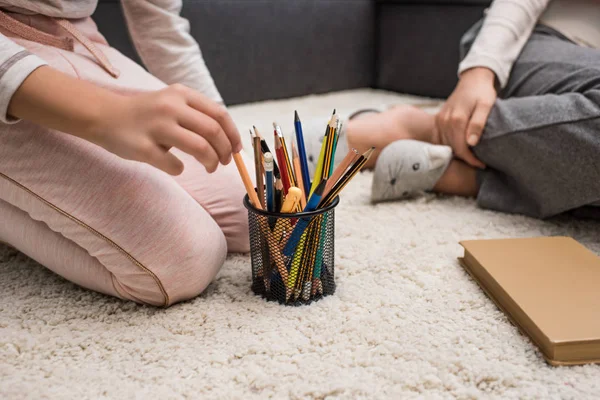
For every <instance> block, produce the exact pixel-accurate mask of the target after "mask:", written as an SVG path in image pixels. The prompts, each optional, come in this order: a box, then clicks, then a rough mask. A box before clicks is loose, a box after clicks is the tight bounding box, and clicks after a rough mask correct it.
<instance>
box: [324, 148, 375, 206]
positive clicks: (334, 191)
mask: <svg viewBox="0 0 600 400" xmlns="http://www.w3.org/2000/svg"><path fill="white" fill-rule="evenodd" d="M373 151H375V147H371V148H370V149H369V150H367V151H366V152H365V153H364V154H363V155H361V156H360V157H359V158H358V160H356V162H355V163H354V164H352V166H351V167H350V168H349V169H348V171H347V172H346V173H345V174H344V175H343V176H342V177H341V178H340V180H339V181H338V182H336V183H335V185H333V187H332V188H331V191H330V192H329V193H328V194H327V196H324V197H323V198H322V199H321V201H320V202H319V206H318V208H322V207H327V206H328V205H329V204H331V202H332V201H333V199H335V197H336V196H337V195H338V194H339V193H340V192H341V191H342V189H344V187H345V186H346V185H347V184H348V182H350V180H352V178H354V176H355V175H356V174H357V173H358V172H359V171H360V169H361V168H362V167H363V166H364V165H365V164H366V163H367V161H368V160H369V157H371V155H372V154H373Z"/></svg>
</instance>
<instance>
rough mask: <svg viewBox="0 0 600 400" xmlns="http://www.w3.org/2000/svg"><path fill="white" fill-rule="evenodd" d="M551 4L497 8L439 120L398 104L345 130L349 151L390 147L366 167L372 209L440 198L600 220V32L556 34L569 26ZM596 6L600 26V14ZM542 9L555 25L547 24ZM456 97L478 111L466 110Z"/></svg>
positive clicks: (465, 41)
mask: <svg viewBox="0 0 600 400" xmlns="http://www.w3.org/2000/svg"><path fill="white" fill-rule="evenodd" d="M509 3H512V4H509ZM534 3H535V4H534ZM547 3H548V1H537V2H535V1H523V3H520V4H518V5H516V3H515V2H510V1H506V0H496V2H495V3H494V4H492V7H491V9H490V10H489V12H488V15H487V17H486V20H484V21H480V22H479V23H477V24H476V25H475V26H473V27H472V28H471V29H470V30H469V31H468V32H467V33H466V34H465V35H464V36H463V38H462V40H461V44H460V48H461V58H462V59H463V61H462V62H461V66H460V68H459V73H460V77H461V78H460V80H459V83H458V85H457V88H456V89H455V91H454V93H453V94H452V96H450V98H449V99H448V101H447V103H446V105H444V107H442V109H441V111H440V112H439V113H438V114H437V115H433V114H429V113H427V112H425V111H423V110H421V109H419V108H416V107H411V106H398V107H394V108H391V109H389V110H386V111H383V112H373V113H363V114H361V115H360V116H358V117H355V118H351V119H350V120H349V121H347V122H346V124H345V130H344V133H343V134H344V135H345V136H346V138H347V144H348V145H349V146H351V147H354V148H356V149H357V150H358V151H359V152H362V151H364V150H366V149H367V148H369V147H370V146H376V147H377V148H378V149H380V150H381V152H380V153H379V154H377V157H372V159H371V160H370V161H369V165H368V166H370V167H372V168H374V169H375V176H374V182H373V188H372V199H373V201H374V202H378V201H384V200H393V199H399V198H404V197H408V196H410V195H411V194H412V193H414V192H415V191H422V190H425V191H428V190H432V191H435V192H440V193H448V194H454V195H463V196H476V197H477V202H478V204H479V205H480V206H481V207H484V208H488V209H493V210H498V211H504V212H510V213H520V214H525V215H528V216H532V217H536V218H547V217H551V216H554V215H557V214H560V213H563V212H567V211H572V210H579V211H582V208H584V209H585V210H588V211H590V210H591V211H592V214H594V213H595V212H597V214H598V215H600V207H596V205H600V50H598V49H596V48H590V47H589V46H590V43H591V45H593V44H595V42H600V35H598V36H599V37H592V38H590V40H588V41H587V42H586V44H587V46H586V45H582V44H583V43H581V42H580V43H578V42H576V41H575V40H574V39H571V38H569V37H568V36H567V35H566V34H565V33H564V32H567V33H569V32H572V31H571V30H569V27H567V28H566V29H564V32H562V31H561V32H559V31H558V30H557V29H554V28H556V27H557V26H558V27H559V28H562V26H563V25H564V24H563V25H561V21H558V23H555V22H556V21H555V19H553V18H555V15H554V14H553V13H552V12H549V11H551V10H548V9H546V8H547V7H548V5H547ZM558 3H561V2H560V1H559V2H558ZM575 3H582V4H583V3H585V4H584V5H583V6H581V5H579V6H581V7H582V8H581V9H580V10H579V11H580V12H581V13H584V12H586V8H585V7H591V6H590V5H589V4H588V3H589V2H587V3H586V2H585V1H576V2H575ZM511 6H514V7H516V8H514V9H511V8H510V7H511ZM559 6H560V4H559ZM579 6H578V5H573V7H574V8H577V7H579ZM527 7H531V9H529V10H524V11H523V10H521V11H519V10H518V9H519V8H521V9H526V8H527ZM536 7H537V9H536ZM593 7H596V9H594V11H595V12H596V14H595V15H597V16H599V17H600V5H594V6H593ZM544 10H545V11H546V14H544V15H542V17H545V18H547V19H548V20H549V21H551V23H548V24H545V23H540V22H545V20H544V18H541V19H540V18H539V17H540V15H541V13H542V12H543V11H544ZM573 10H574V9H573V8H571V9H570V11H572V12H573ZM525 11H528V12H525ZM575 11H576V10H575ZM511 13H514V14H515V15H512V14H511ZM518 13H522V14H523V15H521V14H519V15H517V14H518ZM536 13H537V15H536ZM507 14H511V15H507ZM555 14H556V13H555ZM587 14H589V12H587ZM528 18H529V19H531V18H534V20H533V21H528V20H527V19H528ZM507 21H508V22H507ZM511 21H512V22H511ZM579 22H580V21H578V23H579ZM596 22H597V26H600V20H599V21H596ZM511 23H512V24H514V25H513V26H508V27H506V26H503V25H511ZM486 24H487V27H486ZM519 24H520V25H519ZM527 24H529V25H531V27H530V29H529V31H528V30H527V26H525V27H523V25H527ZM536 24H537V25H536ZM553 24H554V25H553ZM548 25H550V26H553V27H552V28H551V27H549V26H548ZM482 26H483V28H482ZM486 29H487V32H484V31H486ZM502 29H505V30H506V31H507V32H508V34H507V36H506V37H504V38H502V37H501V32H500V31H501V30H502ZM515 32H519V33H520V34H521V35H522V34H525V35H526V36H525V38H524V39H523V40H521V39H519V35H515V34H514V33H515ZM588 33H589V31H588ZM480 35H483V36H484V37H483V36H482V37H481V38H480V37H478V36H480ZM577 38H578V39H581V36H579V37H577ZM493 40H497V41H500V42H501V43H495V42H493ZM510 40H513V41H515V43H508V42H509V41H510ZM520 40H521V41H522V43H521V44H519V43H517V42H519V41H520ZM486 41H487V43H486ZM503 49H504V51H505V52H504V53H502V50H503ZM512 53H514V59H513V60H511V59H510V58H511V54H512ZM494 56H495V57H496V58H494ZM507 64H508V66H507ZM490 77H491V78H490ZM467 78H468V79H469V80H471V84H469V85H466V84H465V81H466V80H467ZM472 82H476V84H475V85H473V84H472ZM496 96H497V98H496ZM471 98H472V99H471ZM457 99H460V101H462V102H463V103H465V102H467V103H468V102H469V101H473V102H474V105H473V106H472V107H470V108H468V111H467V113H465V112H464V111H463V110H464V107H463V108H462V109H461V107H459V106H460V104H459V103H460V102H458V101H457ZM465 99H466V100H465ZM457 104H458V105H459V106H457ZM468 113H471V114H470V115H469V114H468Z"/></svg>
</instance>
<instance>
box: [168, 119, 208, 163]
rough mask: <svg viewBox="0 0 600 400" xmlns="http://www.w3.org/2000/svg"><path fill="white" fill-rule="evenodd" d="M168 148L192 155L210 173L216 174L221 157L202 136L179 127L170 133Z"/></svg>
mask: <svg viewBox="0 0 600 400" xmlns="http://www.w3.org/2000/svg"><path fill="white" fill-rule="evenodd" d="M167 140H168V142H169V143H164V144H163V146H164V145H167V146H173V147H177V148H178V149H179V150H181V151H183V152H185V153H188V154H190V155H192V156H193V157H194V158H195V159H196V160H198V162H200V163H201V164H202V165H204V167H205V168H206V170H207V171H208V172H214V171H215V170H216V169H217V167H218V166H219V155H218V154H217V152H216V151H215V149H214V147H213V146H211V144H210V143H209V142H208V141H207V140H206V139H205V138H204V137H202V136H200V135H198V134H196V133H195V132H192V131H190V130H187V129H185V128H182V127H179V128H176V129H174V130H172V131H171V132H170V135H169V136H168V138H167Z"/></svg>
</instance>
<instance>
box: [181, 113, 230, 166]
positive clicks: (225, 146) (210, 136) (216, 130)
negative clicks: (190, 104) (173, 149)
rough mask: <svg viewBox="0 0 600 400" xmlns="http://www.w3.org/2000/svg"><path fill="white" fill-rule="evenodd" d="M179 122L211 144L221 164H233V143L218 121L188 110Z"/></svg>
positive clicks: (182, 114)
mask: <svg viewBox="0 0 600 400" xmlns="http://www.w3.org/2000/svg"><path fill="white" fill-rule="evenodd" d="M178 122H179V124H180V125H181V126H182V127H184V128H185V129H187V130H189V131H191V132H195V133H196V134H197V135H199V136H201V137H202V138H204V139H205V140H206V141H207V142H208V143H210V145H211V146H212V148H213V149H214V151H215V152H216V154H217V155H218V160H220V161H221V163H223V164H224V165H227V164H229V162H231V151H232V147H231V143H230V142H229V139H228V137H227V135H226V134H225V132H224V131H223V129H222V128H221V126H220V125H219V123H218V122H217V121H215V120H214V119H212V118H211V117H209V116H208V115H205V114H203V113H201V112H199V111H197V110H195V109H193V108H187V109H186V110H185V111H183V112H182V113H181V114H180V116H179V121H178ZM182 150H183V149H182ZM184 151H185V150H184ZM193 155H195V154H193Z"/></svg>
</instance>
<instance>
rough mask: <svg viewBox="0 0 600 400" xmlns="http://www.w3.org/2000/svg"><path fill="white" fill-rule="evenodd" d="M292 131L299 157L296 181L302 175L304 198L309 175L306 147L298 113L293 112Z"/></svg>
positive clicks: (308, 184)
mask: <svg viewBox="0 0 600 400" xmlns="http://www.w3.org/2000/svg"><path fill="white" fill-rule="evenodd" d="M294 130H295V131H296V142H297V143H298V156H299V157H300V168H301V171H298V172H296V179H297V180H298V182H300V178H299V176H298V175H300V174H301V175H302V182H303V183H304V187H303V188H302V190H304V195H305V196H306V195H307V194H308V193H309V192H310V173H309V172H308V161H307V159H306V147H305V146H304V134H303V132H302V122H300V117H299V116H298V111H294Z"/></svg>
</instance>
